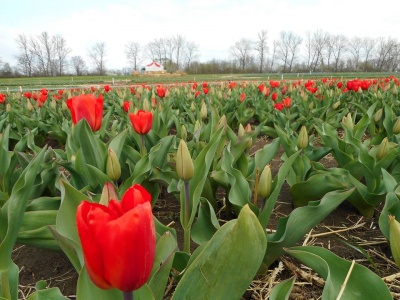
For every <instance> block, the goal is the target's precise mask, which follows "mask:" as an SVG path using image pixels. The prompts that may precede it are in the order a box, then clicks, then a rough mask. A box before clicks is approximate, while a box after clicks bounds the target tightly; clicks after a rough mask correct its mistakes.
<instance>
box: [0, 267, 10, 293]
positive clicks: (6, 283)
mask: <svg viewBox="0 0 400 300" xmlns="http://www.w3.org/2000/svg"><path fill="white" fill-rule="evenodd" d="M7 273H8V272H7V271H4V272H0V278H1V281H0V283H1V287H2V289H3V293H2V294H1V296H2V297H4V298H5V299H11V292H10V285H9V281H8V274H7Z"/></svg>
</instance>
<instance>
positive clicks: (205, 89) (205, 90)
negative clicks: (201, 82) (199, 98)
mask: <svg viewBox="0 0 400 300" xmlns="http://www.w3.org/2000/svg"><path fill="white" fill-rule="evenodd" d="M203 93H204V94H205V95H207V94H208V87H203Z"/></svg>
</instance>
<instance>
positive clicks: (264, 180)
mask: <svg viewBox="0 0 400 300" xmlns="http://www.w3.org/2000/svg"><path fill="white" fill-rule="evenodd" d="M271 192H272V174H271V167H270V166H269V165H266V166H265V168H264V170H263V171H262V173H261V176H260V181H259V184H258V195H259V196H260V197H261V198H262V199H266V198H267V197H269V195H271Z"/></svg>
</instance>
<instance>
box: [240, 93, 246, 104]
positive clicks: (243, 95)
mask: <svg viewBox="0 0 400 300" xmlns="http://www.w3.org/2000/svg"><path fill="white" fill-rule="evenodd" d="M245 99H246V94H245V93H241V94H240V96H239V101H240V102H243V101H244V100H245Z"/></svg>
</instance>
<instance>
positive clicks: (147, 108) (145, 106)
mask: <svg viewBox="0 0 400 300" xmlns="http://www.w3.org/2000/svg"><path fill="white" fill-rule="evenodd" d="M143 110H145V111H150V110H151V109H150V103H149V100H148V99H147V98H145V99H144V100H143Z"/></svg>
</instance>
